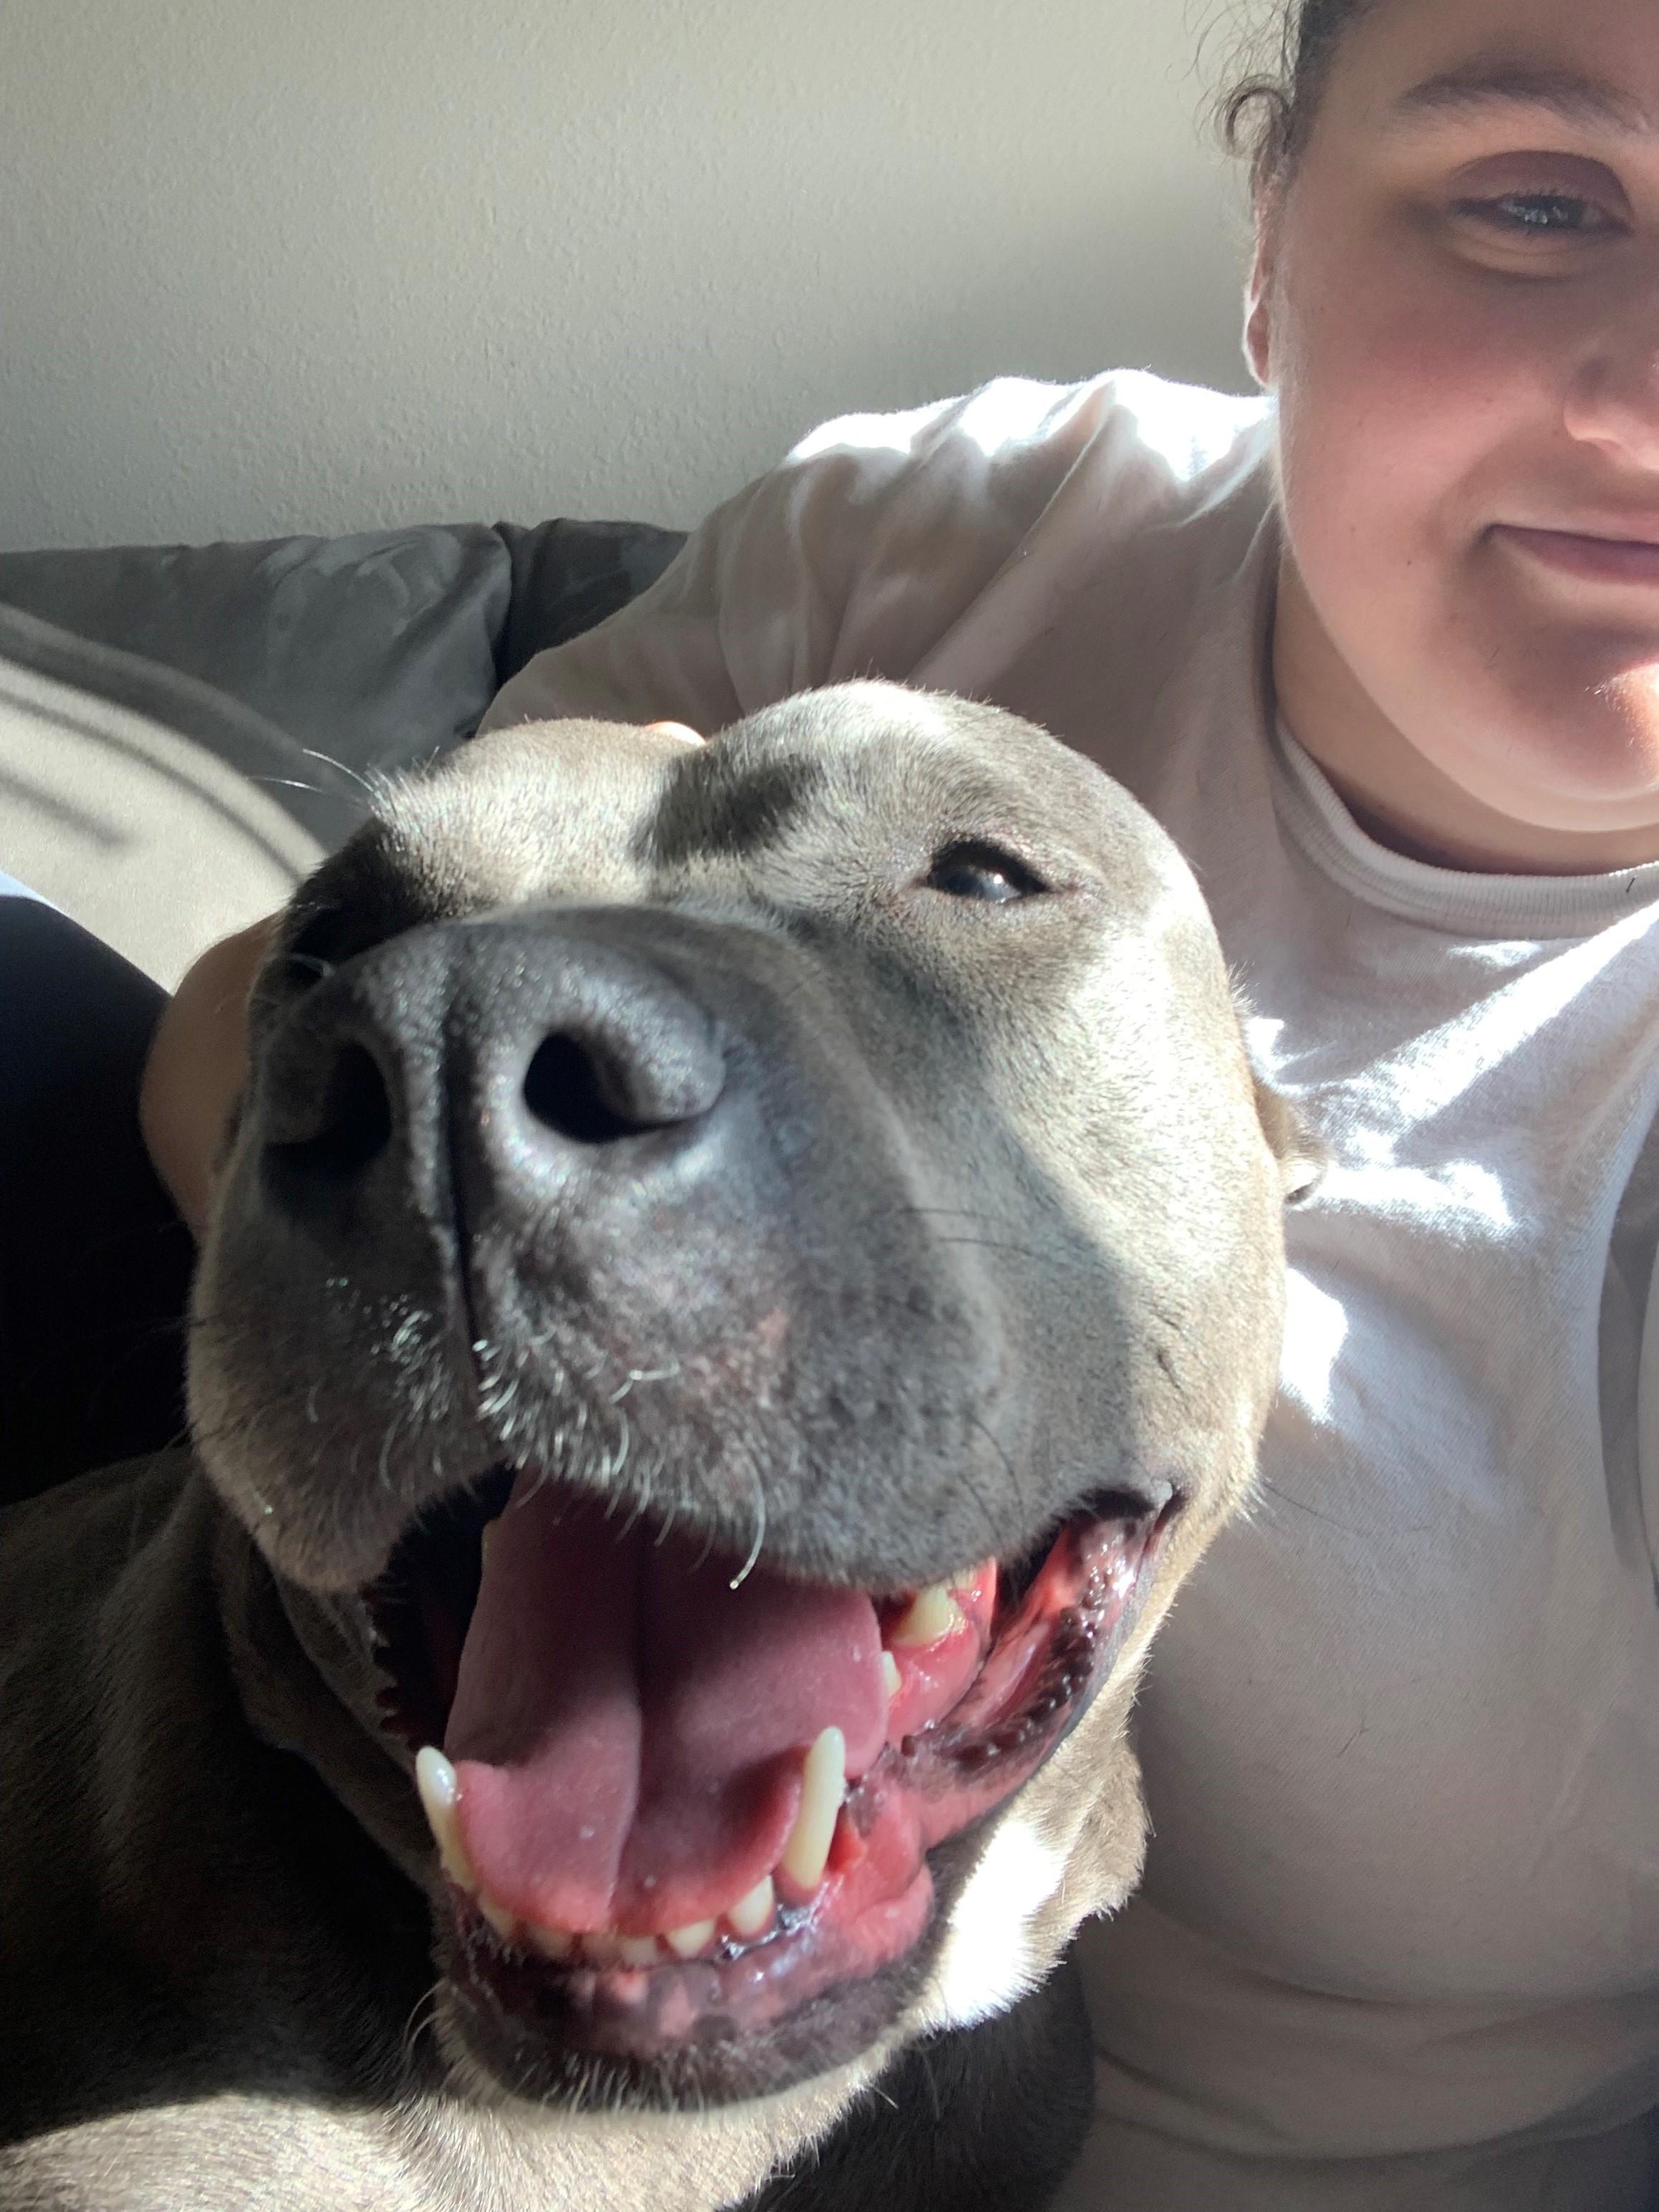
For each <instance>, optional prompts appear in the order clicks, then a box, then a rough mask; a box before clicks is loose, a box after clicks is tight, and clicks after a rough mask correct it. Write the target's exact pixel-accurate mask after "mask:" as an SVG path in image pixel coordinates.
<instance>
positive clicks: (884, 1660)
mask: <svg viewBox="0 0 1659 2212" xmlns="http://www.w3.org/2000/svg"><path fill="white" fill-rule="evenodd" d="M881 1678H882V1680H883V1681H884V1682H885V1683H886V1685H887V1695H888V1699H889V1700H891V1699H894V1698H896V1697H897V1695H898V1693H899V1692H900V1690H901V1689H902V1686H903V1684H904V1677H903V1675H902V1674H900V1673H899V1663H898V1661H897V1660H896V1659H895V1658H894V1656H893V1655H892V1653H891V1652H890V1650H888V1649H887V1647H886V1645H885V1644H884V1645H883V1646H882V1652H881Z"/></svg>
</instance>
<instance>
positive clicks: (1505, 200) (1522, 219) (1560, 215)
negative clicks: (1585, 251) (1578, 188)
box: [1455, 192, 1620, 238]
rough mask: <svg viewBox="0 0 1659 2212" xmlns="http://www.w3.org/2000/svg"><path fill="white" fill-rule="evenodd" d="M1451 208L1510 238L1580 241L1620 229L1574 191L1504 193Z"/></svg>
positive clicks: (1460, 202) (1459, 203)
mask: <svg viewBox="0 0 1659 2212" xmlns="http://www.w3.org/2000/svg"><path fill="white" fill-rule="evenodd" d="M1455 209H1456V212H1457V213H1458V214H1459V215H1461V216H1470V217H1472V218H1473V219H1474V221H1475V222H1480V223H1483V224H1485V225H1486V226H1487V227H1488V228H1491V229H1492V230H1496V231H1500V232H1502V233H1504V234H1505V235H1507V236H1509V237H1511V238H1516V237H1519V238H1562V237H1568V238H1583V237H1591V236H1595V235H1598V234H1601V233H1603V232H1606V231H1610V230H1617V229H1618V228H1620V225H1619V223H1618V222H1617V221H1616V220H1615V218H1614V217H1613V216H1611V215H1609V214H1608V212H1607V210H1606V208H1604V207H1600V206H1598V205H1597V204H1596V203H1595V201H1594V200H1589V199H1582V198H1580V197H1579V196H1578V195H1577V193H1576V192H1504V193H1501V194H1500V195H1499V196H1498V197H1497V198H1495V199H1464V200H1459V201H1457V202H1456V203H1455Z"/></svg>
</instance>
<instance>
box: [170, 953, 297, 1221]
mask: <svg viewBox="0 0 1659 2212" xmlns="http://www.w3.org/2000/svg"><path fill="white" fill-rule="evenodd" d="M280 920H281V916H280V915H267V916H266V918H265V919H264V921H256V922H255V923H253V925H252V927H250V928H247V929H241V930H238V932H237V933H236V934H235V936H234V937H227V938H223V939H221V940H220V942H219V943H218V944H217V945H210V947H209V948H208V950H207V951H205V952H204V954H203V955H202V957H201V958H200V959H199V960H198V961H197V963H195V965H194V966H193V967H192V968H191V969H188V970H187V971H186V973H185V978H184V980H183V981H182V982H181V983H180V984H179V987H178V989H177V990H176V991H175V992H174V993H173V997H172V999H171V1000H169V1002H168V1004H167V1007H166V1009H165V1011H164V1012H163V1013H162V1016H161V1022H160V1024H159V1025H158V1026H157V1029H156V1031H155V1039H154V1041H153V1042H152V1043H151V1045H150V1048H149V1059H148V1060H147V1061H146V1062H145V1065H144V1073H143V1081H142V1082H141V1083H140V1085H139V1089H138V1126H139V1127H140V1129H141V1130H142V1131H143V1139H144V1143H145V1144H146V1146H148V1147H149V1156H150V1158H151V1160H152V1161H153V1162H154V1164H155V1172H156V1173H157V1175H159V1176H161V1181H162V1182H164V1183H165V1184H166V1185H167V1188H168V1190H169V1191H170V1192H171V1193H172V1194H173V1204H174V1205H175V1206H177V1207H178V1209H179V1212H180V1213H181V1214H182V1215H183V1216H184V1218H185V1221H186V1222H187V1223H188V1224H189V1225H190V1228H191V1231H192V1233H193V1234H194V1235H195V1237H197V1240H198V1241H199V1240H200V1237H201V1235H202V1231H203V1230H204V1228H205V1226H206V1225H207V1217H208V1208H209V1205H210V1201H211V1199H212V1196H213V1182H214V1176H215V1175H216V1172H217V1170H218V1166H219V1158H220V1154H221V1152H222V1149H223V1146H224V1141H225V1137H226V1134H227V1133H228V1129H229V1127H230V1118H231V1115H232V1113H233V1112H234V1109H235V1106H236V1102H237V1100H238V1099H239V1098H240V1096H241V1092H242V1085H243V1082H244V1080H245V1079H246V1073H247V1000H248V993H249V991H250V990H251V989H252V985H253V979H254V976H255V975H257V974H258V969H259V963H261V961H262V960H263V959H264V957H265V952H266V950H267V948H268V947H269V945H270V940H271V938H272V936H273V934H274V933H275V932H276V927H277V924H278V922H279V921H280Z"/></svg>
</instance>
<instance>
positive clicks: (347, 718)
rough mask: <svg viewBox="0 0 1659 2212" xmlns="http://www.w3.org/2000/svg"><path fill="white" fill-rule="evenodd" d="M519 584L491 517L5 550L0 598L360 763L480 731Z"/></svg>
mask: <svg viewBox="0 0 1659 2212" xmlns="http://www.w3.org/2000/svg"><path fill="white" fill-rule="evenodd" d="M512 590H513V564H512V561H511V559H510V557H509V554H508V550H507V545H506V544H505V543H504V542H503V540H502V538H501V537H500V536H499V535H498V533H497V532H495V531H493V530H490V529H488V528H486V527H485V526H483V525H482V524H477V525H464V526H459V527H456V528H453V529H452V528H448V527H445V526H439V525H430V526H425V527H422V528H419V529H411V530H392V531H380V532H364V533H361V534H359V535H357V536H355V537H349V538H272V539H270V540H267V541H266V542H264V543H263V544H243V545H237V544H220V545H161V546H145V545H127V546H112V547H110V548H108V549H107V550H101V549H100V550H74V551H69V552H46V553H3V554H0V602H3V603H4V604H5V605H9V606H11V607H15V608H19V609H21V610H22V611H24V612H26V613H28V614H33V615H34V616H36V617H39V618H40V619H41V620H42V621H45V622H48V623H53V624H55V625H56V626H57V627H58V628H59V629H65V630H70V631H73V632H74V633H75V635H77V636H79V637H84V638H91V639H94V640H96V641H98V642H99V643H100V644H104V645H110V646H114V647H117V648H118V650H120V651H121V652H124V653H137V654H138V655H140V656H142V658H143V659H145V660H149V661H154V662H159V663H161V664H163V665H165V666H167V667H168V668H171V669H176V670H178V671H179V672H180V673H182V674H184V675H186V676H193V677H196V678H199V679H200V680H201V681H202V682H204V683H206V684H211V685H212V686H213V687H214V689H215V690H218V691H221V692H224V693H228V695H229V696H230V697H232V698H234V699H239V700H240V701H241V702H243V704H244V705H246V706H247V707H251V708H252V709H253V710H254V712H255V713H256V714H260V715H263V716H264V718H265V720H267V721H268V722H270V723H272V724H274V725H275V726H276V728H277V729H279V730H284V731H286V732H287V733H288V734H289V737H290V738H295V740H297V742H298V743H299V744H301V745H302V746H305V747H309V748H313V749H314V750H316V751H318V752H319V753H324V754H327V755H329V756H331V757H333V758H335V759H337V760H341V761H343V762H345V763H348V764H349V766H351V767H354V768H358V769H362V768H368V767H377V768H386V769H392V768H400V767H405V766H408V765H410V764H411V763H415V762H417V761H422V760H425V759H428V757H430V756H431V755H432V754H434V753H435V752H438V751H441V750H443V749H444V748H445V747H447V746H449V745H453V744H455V743H457V741H458V740H459V739H460V738H466V737H470V736H471V734H472V732H473V731H474V730H475V729H476V728H477V726H478V723H479V721H480V720H481V719H482V717H483V711H484V709H485V708H486V707H487V706H488V705H489V702H490V700H491V699H492V698H493V697H494V696H495V690H496V688H497V680H496V673H495V649H496V643H497V641H498V639H499V638H500V637H501V635H502V634H503V632H504V630H505V629H506V626H507V615H508V608H509V602H510V600H511V597H512Z"/></svg>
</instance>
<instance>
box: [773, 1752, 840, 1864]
mask: <svg viewBox="0 0 1659 2212" xmlns="http://www.w3.org/2000/svg"><path fill="white" fill-rule="evenodd" d="M846 1795H847V1739H846V1737H845V1736H844V1735H842V1732H841V1730H840V1729H838V1728H827V1729H824V1730H823V1734H822V1735H820V1736H819V1737H818V1739H817V1741H816V1742H815V1743H814V1744H813V1746H812V1748H811V1751H809V1752H808V1753H807V1754H806V1765H805V1767H804V1769H803V1770H802V1772H801V1792H800V1810H799V1813H797V1814H796V1815H795V1825H794V1826H793V1828H791V1830H790V1831H789V1840H788V1842H787V1844H785V1845H784V1847H783V1855H782V1857H781V1858H780V1859H779V1861H778V1867H779V1870H780V1871H781V1873H783V1874H787V1875H788V1877H789V1879H790V1881H793V1882H794V1883H795V1884H796V1886H797V1887H799V1888H801V1889H805V1890H812V1889H816V1888H817V1886H818V1884H819V1883H820V1882H821V1881H823V1869H824V1865H825V1863H826V1862H827V1860H828V1859H829V1838H831V1837H832V1836H833V1835H834V1834H835V1832H836V1814H837V1813H839V1812H840V1810H841V1801H842V1798H843V1797H844V1796H846Z"/></svg>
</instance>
